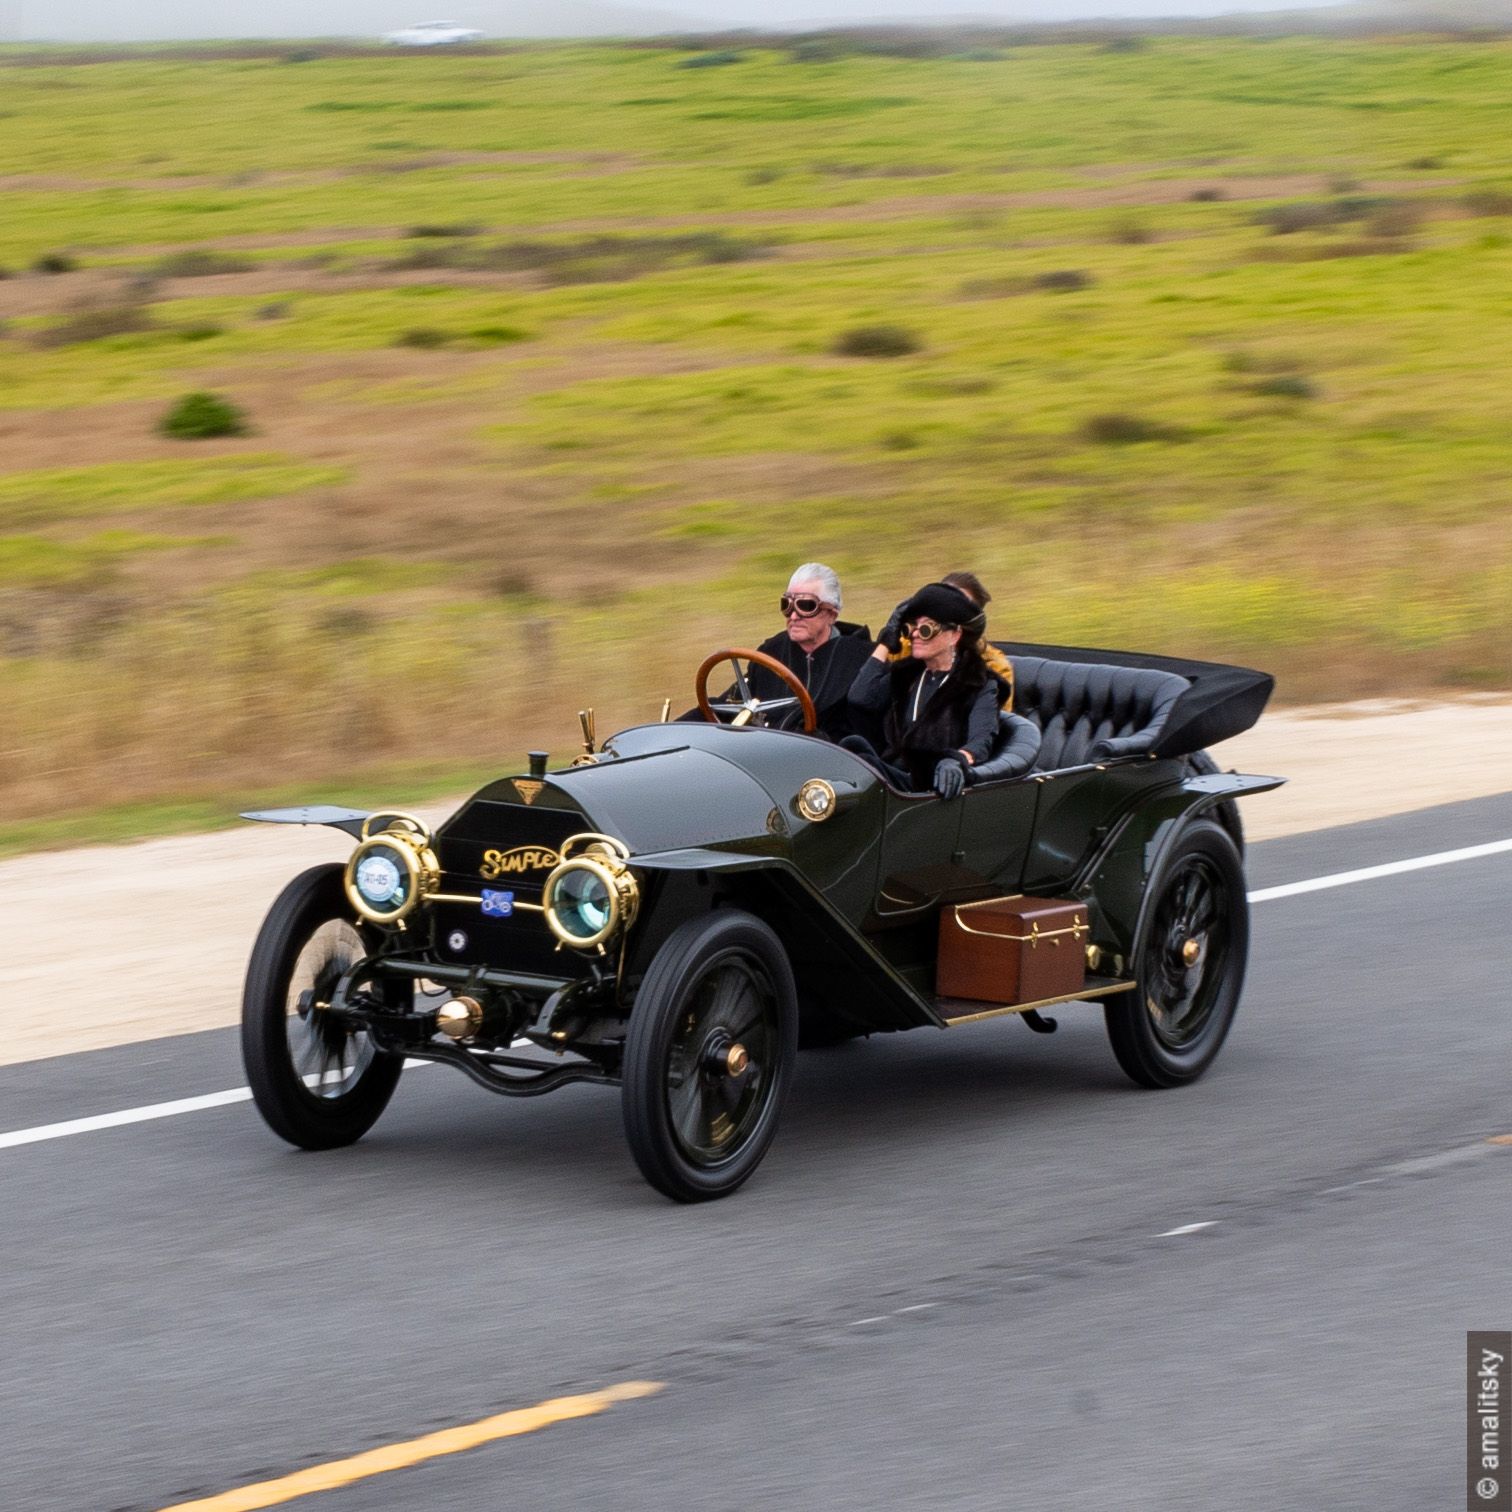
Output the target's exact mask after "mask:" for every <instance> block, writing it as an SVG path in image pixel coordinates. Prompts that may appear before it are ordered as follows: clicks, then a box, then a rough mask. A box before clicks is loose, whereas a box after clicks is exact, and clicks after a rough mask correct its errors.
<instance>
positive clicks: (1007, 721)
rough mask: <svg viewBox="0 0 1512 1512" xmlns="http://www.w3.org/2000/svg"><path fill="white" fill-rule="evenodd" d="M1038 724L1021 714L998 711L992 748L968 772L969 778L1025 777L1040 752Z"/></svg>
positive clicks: (993, 779)
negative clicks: (984, 758)
mask: <svg viewBox="0 0 1512 1512" xmlns="http://www.w3.org/2000/svg"><path fill="white" fill-rule="evenodd" d="M1039 748H1040V732H1039V726H1038V725H1037V724H1035V722H1034V721H1033V720H1032V719H1025V718H1024V717H1023V715H1021V714H1009V713H1008V712H1007V711H1006V710H1005V711H1004V712H1003V713H1001V714H999V715H998V732H997V734H996V735H995V736H994V737H993V741H992V751H991V753H990V754H989V755H988V757H987V759H986V760H985V761H982V762H978V763H977V765H976V766H974V767H971V768H969V769H968V771H967V773H966V777H967V780H968V781H969V782H999V781H1001V780H1003V779H1004V778H1008V777H1022V776H1023V775H1024V773H1025V772H1027V771H1028V770H1029V769H1030V768H1031V767H1032V766H1033V765H1034V758H1035V757H1036V756H1037V755H1038V754H1039Z"/></svg>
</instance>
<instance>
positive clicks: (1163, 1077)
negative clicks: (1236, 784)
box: [1103, 819, 1249, 1087]
mask: <svg viewBox="0 0 1512 1512" xmlns="http://www.w3.org/2000/svg"><path fill="white" fill-rule="evenodd" d="M1248 955H1249V902H1248V900H1247V899H1246V897H1245V891H1244V868H1243V866H1242V864H1241V863H1240V860H1239V851H1238V848H1237V847H1236V846H1235V844H1234V842H1233V839H1232V838H1231V837H1230V835H1229V833H1228V831H1227V830H1226V829H1224V828H1223V827H1222V826H1221V825H1220V824H1217V823H1214V822H1213V821H1212V820H1210V819H1199V820H1197V821H1196V822H1194V823H1193V824H1192V825H1191V826H1190V827H1189V828H1188V829H1187V830H1186V832H1185V833H1184V834H1183V835H1181V836H1180V838H1179V839H1178V840H1177V841H1176V844H1175V845H1174V847H1173V848H1172V849H1171V851H1170V853H1169V854H1168V855H1167V856H1166V858H1165V860H1164V861H1163V862H1162V863H1161V867H1160V871H1159V872H1158V873H1157V875H1156V876H1155V878H1154V879H1153V880H1152V881H1151V883H1150V890H1149V894H1148V902H1147V904H1146V908H1145V916H1144V922H1143V923H1142V925H1141V926H1140V932H1139V939H1138V941H1137V942H1136V943H1135V946H1134V958H1133V960H1134V972H1133V974H1134V979H1135V982H1136V983H1137V985H1136V987H1135V988H1134V990H1133V991H1132V992H1121V993H1118V994H1117V995H1116V996H1113V997H1109V998H1107V999H1105V1001H1104V1003H1103V1014H1104V1016H1105V1018H1106V1020H1107V1026H1108V1039H1109V1040H1110V1041H1111V1042H1112V1045H1113V1054H1114V1055H1115V1056H1116V1057H1117V1059H1118V1064H1119V1065H1120V1066H1122V1067H1123V1069H1124V1070H1125V1071H1126V1072H1127V1073H1128V1075H1129V1076H1130V1077H1131V1078H1132V1079H1133V1080H1134V1081H1136V1082H1138V1083H1139V1084H1140V1085H1141V1086H1143V1087H1179V1086H1181V1085H1182V1084H1183V1083H1185V1082H1191V1081H1196V1079H1197V1078H1198V1077H1199V1076H1201V1075H1202V1073H1203V1072H1204V1071H1206V1070H1207V1068H1208V1067H1209V1066H1210V1065H1212V1063H1213V1060H1214V1058H1215V1057H1216V1056H1217V1054H1218V1051H1219V1049H1220V1048H1221V1046H1222V1044H1223V1041H1224V1038H1225V1036H1226V1035H1227V1034H1228V1032H1229V1026H1230V1024H1232V1023H1233V1020H1234V1012H1235V1010H1236V1009H1237V1008H1238V1006H1239V994H1240V992H1241V990H1242V989H1243V986H1244V968H1245V963H1246V960H1247V958H1248Z"/></svg>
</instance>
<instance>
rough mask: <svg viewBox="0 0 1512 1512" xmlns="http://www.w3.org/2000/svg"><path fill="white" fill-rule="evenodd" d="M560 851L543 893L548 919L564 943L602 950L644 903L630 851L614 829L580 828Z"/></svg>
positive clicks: (544, 909)
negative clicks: (584, 830)
mask: <svg viewBox="0 0 1512 1512" xmlns="http://www.w3.org/2000/svg"><path fill="white" fill-rule="evenodd" d="M574 851H577V852H578V854H576V855H574V854H573V852H574ZM561 856H562V860H561V863H560V864H559V865H558V866H557V868H556V870H555V871H553V872H552V873H551V875H550V876H549V877H547V878H546V886H545V888H544V890H543V891H542V893H541V907H542V910H543V911H544V912H545V915H546V924H547V926H548V927H549V928H550V930H551V932H552V934H554V935H555V936H556V937H557V939H559V940H560V941H561V942H562V943H563V944H564V945H571V946H572V947H573V949H575V950H602V949H603V948H604V945H605V943H606V942H607V941H609V940H612V939H613V938H614V937H615V936H616V935H617V934H619V933H620V932H621V931H622V930H626V929H628V928H629V927H630V926H631V925H632V924H633V923H634V922H635V915H636V912H637V911H638V910H639V908H640V884H639V883H638V882H637V881H636V880H635V877H634V875H633V874H632V873H631V871H630V868H629V866H628V865H627V864H626V863H627V862H628V860H629V857H630V852H629V851H628V850H627V849H626V847H625V846H624V844H623V843H622V842H621V841H619V840H616V839H614V838H613V836H611V835H596V834H582V835H572V836H570V837H569V838H568V839H566V840H564V841H563V842H562V849H561Z"/></svg>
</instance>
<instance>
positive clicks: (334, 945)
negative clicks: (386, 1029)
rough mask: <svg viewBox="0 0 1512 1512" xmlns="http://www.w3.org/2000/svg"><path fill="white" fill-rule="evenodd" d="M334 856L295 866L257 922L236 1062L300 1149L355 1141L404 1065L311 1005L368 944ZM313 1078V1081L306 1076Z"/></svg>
mask: <svg viewBox="0 0 1512 1512" xmlns="http://www.w3.org/2000/svg"><path fill="white" fill-rule="evenodd" d="M341 871H342V869H341V867H340V866H339V865H336V864H334V863H331V864H328V865H325V866H312V867H311V868H310V869H309V870H308V871H305V872H301V873H300V874H299V875H298V876H297V877H295V878H294V880H293V881H292V882H290V883H289V885H288V886H287V887H286V888H284V890H283V891H282V892H281V893H280V894H279V895H278V898H277V900H276V901H275V902H274V904H273V907H272V908H271V909H269V910H268V917H267V918H266V919H265V920H264V921H263V926H262V929H261V931H260V932H259V933H258V936H257V943H256V944H255V945H254V946H253V947H252V959H251V962H250V963H249V964H248V967H247V982H246V987H245V989H244V991H243V993H242V1025H241V1039H242V1061H243V1063H244V1064H245V1066H246V1069H247V1080H248V1082H249V1083H250V1084H251V1087H252V1100H253V1101H254V1102H255V1103H256V1104H257V1111H258V1112H259V1113H261V1114H262V1116H263V1118H264V1120H265V1121H266V1123H267V1125H268V1127H269V1128H270V1129H272V1130H273V1132H274V1133H275V1134H277V1135H279V1136H280V1137H282V1138H284V1139H287V1140H288V1141H289V1143H290V1144H293V1145H298V1146H300V1147H301V1148H302V1149H306V1150H332V1149H335V1148H337V1147H338V1146H340V1145H348V1144H352V1143H353V1142H354V1141H355V1140H358V1139H361V1138H362V1136H363V1135H364V1134H366V1133H367V1131H368V1130H369V1129H370V1128H372V1126H373V1125H374V1123H376V1122H377V1120H378V1115H379V1114H380V1113H382V1112H383V1110H384V1108H385V1107H387V1106H388V1100H389V1098H390V1097H392V1096H393V1094H394V1088H395V1086H396V1085H397V1084H398V1081H399V1074H400V1072H401V1071H402V1070H403V1069H404V1061H403V1058H402V1057H401V1056H398V1055H390V1054H386V1053H384V1052H383V1051H380V1050H379V1049H378V1048H377V1046H375V1045H374V1044H373V1042H372V1041H371V1039H369V1037H368V1036H367V1035H366V1034H364V1033H361V1032H359V1033H356V1034H352V1033H349V1032H348V1031H347V1030H346V1028H345V1027H344V1026H343V1025H341V1024H339V1023H338V1022H336V1021H335V1020H332V1019H329V1018H322V1017H321V1016H320V1013H319V1010H318V1009H317V1008H315V1007H314V1006H313V1004H315V1003H317V1002H319V1001H320V1000H321V996H322V994H324V993H329V991H330V990H331V989H332V988H333V987H334V986H335V985H336V982H337V980H338V979H339V978H340V976H341V973H342V971H343V970H344V969H345V968H346V966H348V965H350V964H352V962H354V961H355V960H357V959H360V957H361V956H362V955H364V954H366V946H365V945H364V943H363V940H362V936H361V935H360V934H359V933H358V931H357V928H356V925H355V924H354V923H353V916H352V907H351V904H349V903H348V902H347V900H346V896H345V894H344V893H343V891H342V886H341ZM311 1077H313V1078H315V1080H314V1085H313V1087H312V1085H311V1083H310V1080H309V1079H310V1078H311Z"/></svg>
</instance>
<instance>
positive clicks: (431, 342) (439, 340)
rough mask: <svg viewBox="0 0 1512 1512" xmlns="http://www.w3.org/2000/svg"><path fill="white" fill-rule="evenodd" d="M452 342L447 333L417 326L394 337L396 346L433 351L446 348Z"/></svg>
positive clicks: (433, 328) (430, 327)
mask: <svg viewBox="0 0 1512 1512" xmlns="http://www.w3.org/2000/svg"><path fill="white" fill-rule="evenodd" d="M450 340H451V337H450V336H448V335H447V334H446V332H445V331H438V330H437V329H436V328H435V327H434V326H416V327H414V329H412V330H408V331H401V332H400V333H399V334H398V335H397V336H396V337H394V345H395V346H398V347H419V348H421V349H422V350H431V349H434V348H435V347H444V346H445V345H446V343H447V342H448V341H450Z"/></svg>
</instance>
